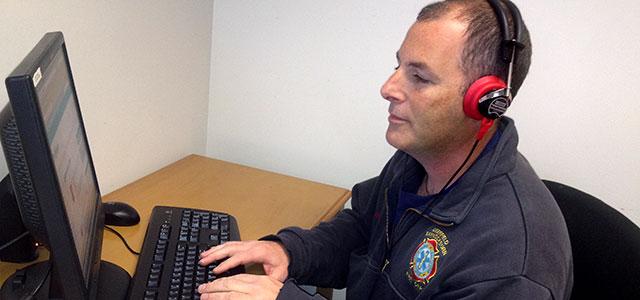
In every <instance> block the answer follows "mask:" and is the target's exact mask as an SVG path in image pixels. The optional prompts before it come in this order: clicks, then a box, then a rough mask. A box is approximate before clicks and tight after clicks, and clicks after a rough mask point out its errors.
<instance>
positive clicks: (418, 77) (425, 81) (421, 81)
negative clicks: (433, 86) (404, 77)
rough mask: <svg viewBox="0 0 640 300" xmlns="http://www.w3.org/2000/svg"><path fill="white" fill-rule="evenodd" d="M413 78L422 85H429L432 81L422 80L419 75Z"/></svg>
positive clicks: (414, 75)
mask: <svg viewBox="0 0 640 300" xmlns="http://www.w3.org/2000/svg"><path fill="white" fill-rule="evenodd" d="M413 78H414V79H415V80H416V81H418V82H420V83H429V82H431V81H429V80H428V79H424V78H422V77H421V76H420V75H418V74H413Z"/></svg>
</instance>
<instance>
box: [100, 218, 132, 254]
mask: <svg viewBox="0 0 640 300" xmlns="http://www.w3.org/2000/svg"><path fill="white" fill-rule="evenodd" d="M104 228H106V229H107V230H109V231H111V232H113V234H115V235H116V236H117V237H119V238H120V240H122V242H123V243H124V245H125V247H127V250H129V252H131V253H133V254H134V255H140V252H137V251H135V250H133V249H131V247H130V246H129V244H128V243H127V240H125V239H124V237H123V236H122V235H121V234H120V233H119V232H117V231H116V230H115V229H113V228H111V227H109V226H107V225H105V226H104Z"/></svg>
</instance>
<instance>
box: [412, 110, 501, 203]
mask: <svg viewBox="0 0 640 300" xmlns="http://www.w3.org/2000/svg"><path fill="white" fill-rule="evenodd" d="M496 123H497V122H496ZM497 128H498V125H497V124H494V125H493V126H492V127H491V128H490V129H489V131H488V132H487V134H485V136H484V138H483V139H482V140H481V141H480V142H479V143H478V146H477V147H476V149H475V150H474V151H473V153H472V154H471V157H470V158H469V161H467V163H466V164H465V165H464V167H462V169H461V170H460V172H458V174H457V175H456V176H455V177H454V178H453V179H452V180H451V182H450V183H449V185H451V184H453V183H454V182H456V180H458V178H460V177H462V175H463V174H464V173H465V172H466V171H467V170H468V169H469V167H471V165H472V164H473V162H474V161H475V160H476V159H477V158H478V157H479V156H480V154H481V153H482V150H484V148H485V147H486V146H487V144H488V143H489V141H491V138H492V137H493V135H494V134H495V132H496V129H497ZM474 143H475V140H470V141H468V142H467V143H464V145H462V146H458V147H454V148H453V149H448V150H447V151H443V152H442V153H441V154H436V155H421V156H419V157H414V158H415V159H416V160H417V161H418V162H419V163H420V164H421V165H422V167H423V168H424V170H425V171H426V174H427V175H425V180H423V182H422V184H421V185H420V188H418V194H420V195H423V196H424V195H432V194H437V193H439V192H440V191H442V190H444V188H445V186H444V185H445V184H446V183H447V182H448V181H449V179H450V178H451V176H453V174H454V173H455V171H456V170H457V169H458V168H460V165H462V163H463V162H464V159H465V158H466V157H467V156H468V155H469V151H471V148H472V147H473V144H474Z"/></svg>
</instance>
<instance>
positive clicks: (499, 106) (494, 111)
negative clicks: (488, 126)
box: [478, 88, 511, 119]
mask: <svg viewBox="0 0 640 300" xmlns="http://www.w3.org/2000/svg"><path fill="white" fill-rule="evenodd" d="M510 105H511V97H509V96H508V95H507V89H506V88H504V89H499V90H497V91H493V92H490V93H489V94H486V95H485V96H484V97H482V98H480V100H479V101H478V106H480V107H481V108H482V110H483V111H485V112H486V114H487V117H488V118H489V119H497V118H499V117H501V116H502V115H503V114H504V113H505V112H506V111H507V108H509V106H510Z"/></svg>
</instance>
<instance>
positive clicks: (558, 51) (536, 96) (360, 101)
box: [207, 0, 640, 224]
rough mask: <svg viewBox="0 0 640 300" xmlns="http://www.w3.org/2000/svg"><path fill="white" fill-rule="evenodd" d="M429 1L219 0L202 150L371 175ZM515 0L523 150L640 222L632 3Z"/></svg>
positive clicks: (550, 172)
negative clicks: (525, 38) (526, 37)
mask: <svg viewBox="0 0 640 300" xmlns="http://www.w3.org/2000/svg"><path fill="white" fill-rule="evenodd" d="M426 3H427V1H415V0H414V1H406V0H393V1H368V0H352V1H338V0H333V1H311V0H281V1H259V0H253V1H250V0H217V1H215V3H214V17H213V21H214V25H213V47H212V66H211V74H212V77H211V86H210V88H211V92H210V94H211V102H210V108H209V125H208V127H209V130H208V133H207V134H208V140H207V154H209V155H212V156H216V157H220V158H223V159H227V160H231V161H236V162H240V163H244V164H249V165H253V166H256V167H261V168H266V169H271V170H275V171H279V172H284V173H287V174H291V175H294V176H299V177H303V178H308V179H312V180H317V181H321V182H325V183H329V184H334V185H338V186H343V187H351V186H352V185H353V184H354V183H356V182H359V181H361V180H363V179H366V178H368V177H372V176H375V175H377V173H378V172H379V171H380V170H381V168H382V166H383V165H384V163H385V162H386V160H387V159H388V157H389V156H390V155H391V154H392V152H393V149H392V148H391V147H390V146H388V145H387V144H386V142H385V139H384V132H385V129H386V126H387V122H386V117H387V113H386V107H387V103H386V102H385V101H384V100H382V98H381V97H380V96H379V92H378V90H379V87H380V85H381V84H382V83H383V82H384V80H385V79H386V78H387V76H388V75H390V74H391V72H392V69H393V67H395V57H394V55H395V51H396V50H397V49H398V47H399V46H400V43H401V42H402V39H403V38H404V34H405V32H406V30H407V28H408V27H409V25H410V24H411V23H412V21H413V20H414V19H415V16H416V15H417V12H418V11H419V8H421V7H422V6H423V5H425V4H426ZM516 3H517V4H519V6H520V9H521V11H522V13H523V15H524V17H525V20H526V21H527V23H528V26H529V28H530V30H531V32H532V36H533V45H534V57H533V65H532V68H531V72H530V76H529V78H528V80H527V81H525V85H524V86H523V88H522V90H521V92H520V94H519V96H518V97H517V99H516V102H515V104H514V107H513V109H512V110H511V111H510V113H509V115H510V116H511V117H513V118H514V119H515V120H516V124H517V126H518V128H519V131H520V136H521V142H520V150H521V152H523V153H524V154H525V155H526V156H527V157H528V158H529V160H530V162H531V164H532V165H533V166H534V167H535V168H536V170H537V171H538V173H539V175H540V176H541V177H543V178H548V179H554V180H557V181H561V182H564V183H567V184H570V185H573V186H575V187H577V188H580V189H583V190H585V191H587V192H590V193H592V194H593V195H595V196H598V197H600V198H602V199H603V200H605V201H606V202H608V203H609V204H610V205H612V206H614V207H615V208H617V209H619V210H620V211H622V212H623V213H624V214H626V215H627V216H629V217H630V218H631V219H633V220H634V221H635V222H636V223H638V224H640V204H638V203H639V202H638V199H640V184H639V183H640V171H638V170H640V156H639V155H638V152H639V151H638V150H640V139H639V137H640V136H639V134H638V132H639V130H640V105H638V104H637V103H638V99H637V98H638V96H637V95H639V94H640V59H639V58H640V39H639V38H638V36H640V18H638V16H640V3H638V2H637V1H626V0H615V1H595V0H588V1H585V0H565V1H553V0H543V1H523V0H521V1H516Z"/></svg>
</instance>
